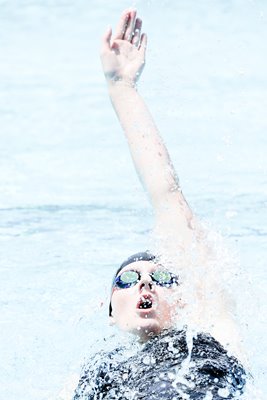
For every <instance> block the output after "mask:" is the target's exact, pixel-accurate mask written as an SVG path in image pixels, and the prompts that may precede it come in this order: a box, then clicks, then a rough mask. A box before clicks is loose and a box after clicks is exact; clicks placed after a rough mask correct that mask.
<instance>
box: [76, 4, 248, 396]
mask: <svg viewBox="0 0 267 400" xmlns="http://www.w3.org/2000/svg"><path fill="white" fill-rule="evenodd" d="M146 49H147V35H146V34H145V33H142V20H141V19H140V18H139V17H137V12H136V10H134V9H127V10H126V11H125V12H123V14H122V15H121V17H120V20H119V23H118V25H117V28H116V30H115V32H114V34H112V29H111V28H109V29H108V30H107V31H106V32H105V34H104V36H103V38H102V45H101V61H102V65H103V71H104V74H105V77H106V81H107V86H108V92H109V96H110V99H111V103H112V105H113V107H114V110H115V112H116V114H117V116H118V119H119V121H120V124H121V126H122V130H123V131H124V134H125V136H126V139H127V141H128V144H129V149H130V152H131V155H132V159H133V162H134V165H135V167H136V170H137V172H138V174H139V176H140V178H141V181H142V183H143V185H144V189H145V190H146V192H147V193H148V195H149V198H150V201H151V204H152V207H153V211H154V215H155V231H154V233H155V237H156V238H157V250H156V251H153V252H152V251H151V252H150V251H147V250H146V249H141V250H142V251H141V252H140V253H136V254H134V255H132V256H130V257H129V258H128V259H127V260H125V261H124V262H123V263H122V264H121V266H120V267H119V268H118V270H117V272H116V273H115V276H114V279H113V282H112V285H111V286H112V287H111V296H110V304H109V312H108V313H109V319H110V322H111V323H112V324H114V325H116V326H117V327H118V328H119V329H121V330H123V331H126V332H129V333H131V334H134V335H135V336H136V337H137V338H138V341H139V345H140V349H139V350H138V351H136V352H133V353H131V352H130V351H129V349H128V350H126V348H125V347H123V346H121V347H118V348H116V349H114V351H112V352H107V353H104V352H100V353H97V354H96V355H95V357H94V358H93V359H92V360H90V361H89V362H88V364H86V365H85V366H84V368H83V371H82V374H81V376H80V379H79V382H78V384H77V387H76V389H75V392H74V394H73V395H72V396H73V399H74V400H89V399H90V400H93V399H96V400H98V399H99V400H100V399H108V400H111V399H147V400H153V399H155V400H159V399H169V400H171V399H178V400H179V399H203V400H204V399H213V400H219V399H232V398H236V397H239V396H240V395H242V393H243V392H244V391H245V385H246V372H245V368H244V366H243V365H244V355H243V351H242V349H241V348H240V342H241V339H240V334H239V332H238V327H237V325H236V323H235V321H234V319H233V317H232V304H231V300H230V299H228V298H227V294H226V293H225V291H224V289H223V287H221V282H220V277H219V276H218V275H217V272H216V271H215V270H214V269H213V263H214V254H213V250H212V249H211V246H210V245H209V244H208V241H207V235H206V233H205V229H204V228H202V227H201V223H200V222H199V221H198V219H197V217H196V215H194V213H193V212H192V210H191V208H190V207H189V205H188V203H187V201H186V199H185V197H184V195H183V193H182V191H181V187H180V184H179V181H178V178H177V175H176V172H175V170H174V168H173V165H172V162H171V160H170V157H169V154H168V151H167V149H166V146H165V144H164V142H163V140H162V139H161V136H160V134H159V131H158V129H157V127H156V125H155V122H154V120H153V118H152V116H151V114H150V112H149V110H148V108H147V106H146V104H145V102H144V100H143V98H142V97H141V95H140V94H139V92H138V90H137V81H138V79H139V77H140V75H141V73H142V71H143V68H144V66H145V60H146Z"/></svg>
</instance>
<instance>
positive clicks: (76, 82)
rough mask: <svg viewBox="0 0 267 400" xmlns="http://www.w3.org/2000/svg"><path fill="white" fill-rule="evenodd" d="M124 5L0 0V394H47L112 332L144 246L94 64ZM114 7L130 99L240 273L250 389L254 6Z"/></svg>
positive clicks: (258, 213)
mask: <svg viewBox="0 0 267 400" xmlns="http://www.w3.org/2000/svg"><path fill="white" fill-rule="evenodd" d="M128 5H129V3H128V2H126V1H122V0H119V1H116V2H114V4H113V3H112V2H109V1H107V0H100V1H92V0H76V1H74V0H64V1H63V0H58V1H52V0H50V1H49V0H47V1H41V0H36V1H26V0H20V1H18V0H17V1H16V0H13V1H3V0H1V1H0V26H1V28H0V49H1V51H0V126H1V128H0V129H1V130H0V137H1V147H0V156H1V157H0V218H1V223H0V240H1V243H0V246H1V253H0V258H1V260H0V261H1V263H0V273H1V281H0V305H1V313H0V323H1V329H0V337H1V340H0V354H1V366H0V387H1V395H0V397H1V399H2V398H8V399H9V400H15V399H18V398H20V399H21V400H23V399H27V400H36V399H39V400H46V399H56V395H57V393H58V391H59V390H60V388H61V386H62V385H63V383H64V382H65V380H66V378H67V377H68V376H69V375H70V374H71V373H72V372H75V371H79V365H80V363H81V362H82V359H83V357H84V356H85V355H86V354H88V352H90V349H91V348H92V345H93V344H94V343H95V341H96V340H98V339H99V340H101V338H103V337H104V336H108V335H109V334H110V333H111V332H112V331H111V328H109V327H108V326H107V321H106V320H107V317H106V316H107V306H108V293H109V285H110V279H111V277H112V275H113V272H114V268H115V267H116V266H117V265H118V263H120V261H121V260H123V259H124V258H125V257H126V256H127V255H128V254H131V253H132V252H134V251H136V250H141V249H146V248H147V247H148V239H147V237H148V232H149V229H150V228H151V225H152V217H151V209H150V206H149V203H148V201H147V199H146V197H145V194H144V193H143V191H142V188H141V186H140V184H139V182H138V179H137V177H136V175H135V171H134V168H133V166H132V163H131V159H130V156H129V154H128V149H127V146H126V143H125V140H124V138H123V135H122V132H121V129H120V127H119V124H118V122H117V120H116V117H115V115H114V113H113V111H112V109H111V106H110V103H109V100H108V97H107V92H106V87H105V82H104V78H103V76H102V71H101V66H100V61H99V57H98V47H99V38H100V36H101V34H102V32H103V30H105V28H106V26H107V25H108V24H112V25H114V23H115V22H116V20H117V16H118V14H119V13H120V11H121V10H122V9H124V8H125V7H127V6H128ZM130 5H134V6H136V7H138V9H139V10H140V13H141V15H142V16H143V19H144V24H145V30H146V32H147V33H148V35H149V49H148V55H147V65H146V69H145V71H144V75H143V78H142V81H141V82H140V91H141V92H142V93H143V95H144V97H145V98H146V100H147V102H148V104H149V106H150V108H151V110H152V113H153V114H154V116H155V119H156V121H157V124H158V125H159V128H160V130H161V132H162V135H163V137H164V139H165V141H166V143H167V145H168V147H169V149H170V153H171V156H172V158H173V161H174V164H175V167H176V169H177V172H178V175H179V177H180V180H181V184H182V187H183V189H184V193H185V194H186V197H187V199H188V201H189V203H190V204H191V206H192V208H193V209H194V210H195V211H196V212H197V213H198V215H199V216H200V217H201V218H202V219H204V220H205V221H209V223H210V225H211V227H212V229H216V230H218V231H219V232H221V233H222V234H223V235H224V236H225V237H226V239H225V244H226V245H227V246H228V247H230V248H231V249H232V250H231V251H232V253H233V256H232V257H233V264H235V265H239V271H242V274H240V284H239V285H238V286H237V289H235V291H233V295H234V297H235V299H236V300H237V303H238V305H237V310H238V314H239V322H240V324H241V326H242V330H243V334H244V337H245V340H246V344H247V348H248V349H249V354H250V359H251V366H252V372H253V374H254V377H255V382H256V386H257V387H258V388H259V389H261V390H263V392H264V388H265V387H266V384H267V382H266V376H265V358H266V357H265V354H266V348H267V339H266V335H265V330H266V324H265V319H266V318H264V315H265V316H266V311H267V310H266V305H265V303H266V296H265V294H266V280H267V278H266V272H265V267H266V261H267V257H266V236H267V228H266V204H267V202H266V193H267V185H266V183H267V176H266V169H267V165H266V152H267V139H266V127H267V119H266V109H267V98H266V89H267V79H266V71H267V57H266V39H267V3H266V2H265V1H260V0H258V1H256V0H255V1H252V0H251V1H250V0H242V1H241V0H240V1H238V0H236V1H234V0H233V1H230V0H216V1H208V0H207V1H203V2H195V1H185V0H183V1H182V0H180V1H176V2H174V1H171V0H154V1H153V0H150V1H149V0H142V1H141V0H140V1H135V2H132V3H131V4H130ZM102 303H103V306H101V304H102ZM105 326H107V327H106V328H104V329H103V327H105ZM94 346H95V348H96V347H97V345H95V344H94Z"/></svg>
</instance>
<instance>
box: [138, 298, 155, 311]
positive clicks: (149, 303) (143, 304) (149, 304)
mask: <svg viewBox="0 0 267 400" xmlns="http://www.w3.org/2000/svg"><path fill="white" fill-rule="evenodd" d="M151 307H152V301H151V300H149V299H145V300H143V301H142V302H141V303H140V305H139V308H141V309H146V308H151Z"/></svg>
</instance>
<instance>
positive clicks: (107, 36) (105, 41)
mask: <svg viewBox="0 0 267 400" xmlns="http://www.w3.org/2000/svg"><path fill="white" fill-rule="evenodd" d="M111 35H112V29H111V27H110V26H109V27H108V28H107V29H106V31H105V33H104V35H103V37H102V51H107V50H110V40H111Z"/></svg>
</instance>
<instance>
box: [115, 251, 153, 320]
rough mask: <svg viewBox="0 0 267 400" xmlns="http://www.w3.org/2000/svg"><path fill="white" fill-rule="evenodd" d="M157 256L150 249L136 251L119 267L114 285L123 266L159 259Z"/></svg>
mask: <svg viewBox="0 0 267 400" xmlns="http://www.w3.org/2000/svg"><path fill="white" fill-rule="evenodd" d="M157 259H158V258H157V257H156V256H155V255H154V254H152V253H150V252H149V250H146V251H140V252H139V253H135V254H133V255H132V256H130V257H128V258H127V259H126V260H125V261H123V263H122V264H121V265H120V267H119V268H118V269H117V271H116V274H115V275H114V278H113V280H112V286H113V282H114V280H115V278H116V277H117V275H118V273H119V272H120V271H121V270H122V268H124V267H126V265H129V264H132V263H134V262H137V261H154V262H156V261H157ZM111 314H112V307H111V301H110V303H109V316H111Z"/></svg>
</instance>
